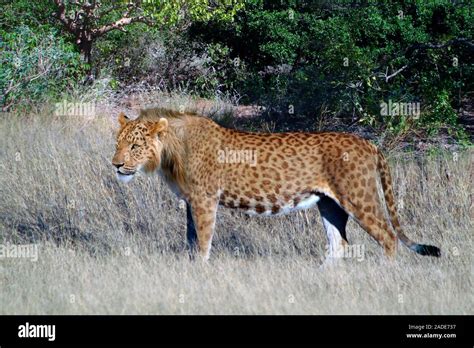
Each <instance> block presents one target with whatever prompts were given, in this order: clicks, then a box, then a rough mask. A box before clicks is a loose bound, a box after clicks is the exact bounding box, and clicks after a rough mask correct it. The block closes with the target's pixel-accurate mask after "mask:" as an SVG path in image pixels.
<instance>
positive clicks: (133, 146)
mask: <svg viewBox="0 0 474 348" xmlns="http://www.w3.org/2000/svg"><path fill="white" fill-rule="evenodd" d="M138 147H140V145H137V144H133V145H132V150H135V149H136V148H138Z"/></svg>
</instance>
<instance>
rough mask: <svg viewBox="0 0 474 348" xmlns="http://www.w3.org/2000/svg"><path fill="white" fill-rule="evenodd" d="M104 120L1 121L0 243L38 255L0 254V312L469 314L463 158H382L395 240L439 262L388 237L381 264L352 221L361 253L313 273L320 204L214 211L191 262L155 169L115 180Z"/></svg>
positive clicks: (468, 197)
mask: <svg viewBox="0 0 474 348" xmlns="http://www.w3.org/2000/svg"><path fill="white" fill-rule="evenodd" d="M132 116H133V115H132ZM115 127H116V121H115V120H114V119H113V117H112V115H111V114H109V113H104V114H97V115H95V116H94V117H92V118H87V119H83V118H80V117H62V116H60V117H53V116H51V115H50V114H48V113H47V112H45V113H44V114H42V115H36V116H34V117H28V118H26V117H10V118H3V119H1V120H0V139H2V140H1V141H2V144H1V147H0V158H1V162H0V168H1V176H0V192H1V197H2V199H1V200H0V244H1V245H3V246H5V245H8V246H10V247H11V246H12V245H16V244H18V243H22V244H25V243H26V244H34V245H35V246H34V247H35V248H37V249H36V250H37V252H38V253H37V256H38V259H37V261H35V260H33V259H31V258H28V257H23V258H14V257H5V256H3V257H2V256H0V284H2V286H1V287H2V290H1V292H0V314H125V313H126V314H473V307H474V306H473V305H474V303H473V298H472V296H469V294H470V292H471V289H472V285H473V284H472V266H473V264H472V249H473V243H472V231H473V226H472V217H471V216H472V215H471V214H472V206H471V204H472V203H471V201H472V174H471V173H472V172H473V170H472V153H471V152H445V153H439V154H437V155H436V156H431V157H426V156H421V157H420V156H415V155H412V154H406V153H387V154H386V155H387V157H388V160H389V163H390V166H391V168H392V174H393V177H394V187H395V195H396V197H397V202H398V208H399V210H400V215H401V223H402V226H403V227H404V228H405V232H406V234H407V235H408V236H409V237H410V238H411V239H413V240H414V241H416V242H421V243H427V244H432V245H436V246H439V247H440V248H441V250H442V257H441V258H431V257H423V256H420V255H416V254H414V253H413V252H411V251H409V250H407V249H406V248H405V247H403V246H402V245H399V247H398V255H397V256H396V258H395V259H394V260H392V261H390V260H388V259H387V258H386V257H385V256H384V253H383V250H382V248H381V247H380V246H379V245H377V244H376V242H375V241H373V240H372V239H371V238H370V237H369V236H368V235H367V233H366V232H364V231H363V230H362V229H361V228H360V227H359V226H358V225H357V224H356V223H355V222H353V221H351V222H350V223H349V225H348V228H347V230H348V239H349V241H350V243H351V244H352V245H354V246H356V247H357V248H358V249H357V250H359V251H360V253H359V254H357V255H352V257H347V258H346V259H344V260H342V261H341V262H340V263H338V264H335V265H330V266H325V267H321V265H322V262H323V260H324V253H325V247H326V239H325V235H324V232H323V229H322V224H321V223H320V218H319V213H318V211H317V209H312V210H309V211H307V212H305V213H296V214H293V215H289V216H284V217H275V218H259V217H246V216H245V215H243V214H241V213H235V212H233V211H230V210H226V209H222V210H219V213H218V222H217V226H216V236H215V239H214V243H213V250H212V252H211V260H210V262H209V263H208V264H202V263H201V262H199V261H190V260H189V258H188V256H187V253H186V243H185V228H186V220H185V216H186V214H185V210H183V209H181V207H180V202H179V201H178V200H177V199H176V198H175V197H174V196H173V195H172V194H171V193H170V191H169V190H168V189H167V188H166V187H164V185H163V183H162V181H161V179H160V178H159V177H158V176H157V175H152V176H144V175H142V176H140V177H137V178H135V179H134V181H133V182H131V183H130V184H128V185H127V186H124V185H122V184H120V183H118V182H117V181H116V179H115V174H114V169H113V167H112V165H111V158H112V155H113V152H114V129H115ZM8 243H10V244H8Z"/></svg>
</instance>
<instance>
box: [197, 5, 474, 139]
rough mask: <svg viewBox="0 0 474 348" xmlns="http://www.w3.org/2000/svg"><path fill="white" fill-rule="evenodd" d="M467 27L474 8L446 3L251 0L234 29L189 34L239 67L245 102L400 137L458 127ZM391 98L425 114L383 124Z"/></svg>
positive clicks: (466, 81) (467, 61)
mask: <svg viewBox="0 0 474 348" xmlns="http://www.w3.org/2000/svg"><path fill="white" fill-rule="evenodd" d="M473 23H474V18H473V11H472V6H469V5H468V4H464V3H461V4H454V3H452V2H450V1H435V2H423V1H397V2H391V3H380V4H377V5H364V4H356V3H354V4H351V3H350V2H348V3H347V4H342V5H341V4H338V5H332V4H331V3H329V2H328V3H325V2H299V1H289V0H287V1H278V2H274V1H266V0H254V1H250V2H248V3H247V7H246V9H245V11H242V12H240V13H239V14H238V15H237V16H236V21H235V23H233V24H231V25H229V24H222V23H213V25H211V26H209V25H208V26H199V25H195V26H194V27H193V31H194V33H195V34H194V37H198V38H200V39H201V40H205V41H213V42H220V43H222V44H224V45H227V46H228V47H229V48H230V49H231V52H232V53H233V54H234V55H235V56H238V57H239V58H240V59H241V60H242V61H243V62H245V64H246V66H247V69H248V70H249V75H248V76H250V78H249V80H248V81H243V82H242V83H240V85H239V89H240V91H241V93H242V94H243V95H245V96H246V98H245V99H244V100H243V101H244V102H247V103H263V104H265V105H266V106H268V109H269V110H271V111H274V112H276V113H278V114H282V113H283V114H286V115H287V117H289V118H291V117H301V116H302V117H306V118H307V119H308V120H313V119H314V116H316V117H318V115H320V114H321V113H322V110H327V109H329V110H330V112H331V114H332V115H333V116H334V117H337V119H342V120H343V121H344V122H345V123H352V122H353V121H354V120H358V122H359V124H362V125H366V126H370V127H373V128H375V129H379V130H380V131H384V130H385V129H389V130H390V131H391V132H393V133H397V132H405V131H406V129H407V128H409V127H414V128H417V129H428V130H430V132H432V131H431V130H432V129H440V128H442V127H451V128H453V127H456V124H457V115H456V111H455V110H456V109H457V108H459V102H460V101H459V98H457V97H458V96H459V95H460V94H462V93H463V91H464V92H465V91H469V90H473V87H474V86H473V66H472V47H469V46H468V45H467V44H466V43H463V42H462V41H458V42H457V41H456V39H460V38H463V39H466V40H471V44H472V39H473ZM442 44H445V46H440V47H435V46H436V45H442ZM430 45H431V46H430ZM400 69H401V70H400ZM399 70H400V71H399ZM389 100H392V101H395V102H411V103H417V102H419V103H420V104H421V108H422V112H423V115H424V117H421V118H420V120H418V122H412V120H409V119H407V117H406V116H403V115H402V116H400V117H382V115H381V111H380V102H381V101H386V102H388V101H389ZM289 106H292V108H289ZM289 109H292V110H294V112H295V113H294V116H292V114H291V113H288V110H289Z"/></svg>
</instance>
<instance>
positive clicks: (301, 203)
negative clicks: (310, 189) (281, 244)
mask: <svg viewBox="0 0 474 348" xmlns="http://www.w3.org/2000/svg"><path fill="white" fill-rule="evenodd" d="M319 200H320V194H318V193H316V192H314V193H310V194H308V193H303V194H296V195H294V196H292V197H286V199H285V198H283V197H278V199H276V200H275V199H269V198H268V197H264V198H263V199H259V200H256V199H254V198H247V197H245V198H241V199H239V198H237V199H226V198H225V197H224V198H221V200H220V202H219V203H220V205H223V206H225V207H228V208H237V209H240V210H243V211H244V212H245V213H246V214H248V215H261V216H277V215H286V214H289V213H292V212H294V211H298V210H305V209H309V208H311V207H314V206H315V205H316V204H317V203H318V202H319Z"/></svg>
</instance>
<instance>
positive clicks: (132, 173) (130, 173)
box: [117, 170, 135, 176]
mask: <svg viewBox="0 0 474 348" xmlns="http://www.w3.org/2000/svg"><path fill="white" fill-rule="evenodd" d="M134 174H135V172H129V173H123V172H121V171H120V170H117V175H123V176H129V175H134Z"/></svg>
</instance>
